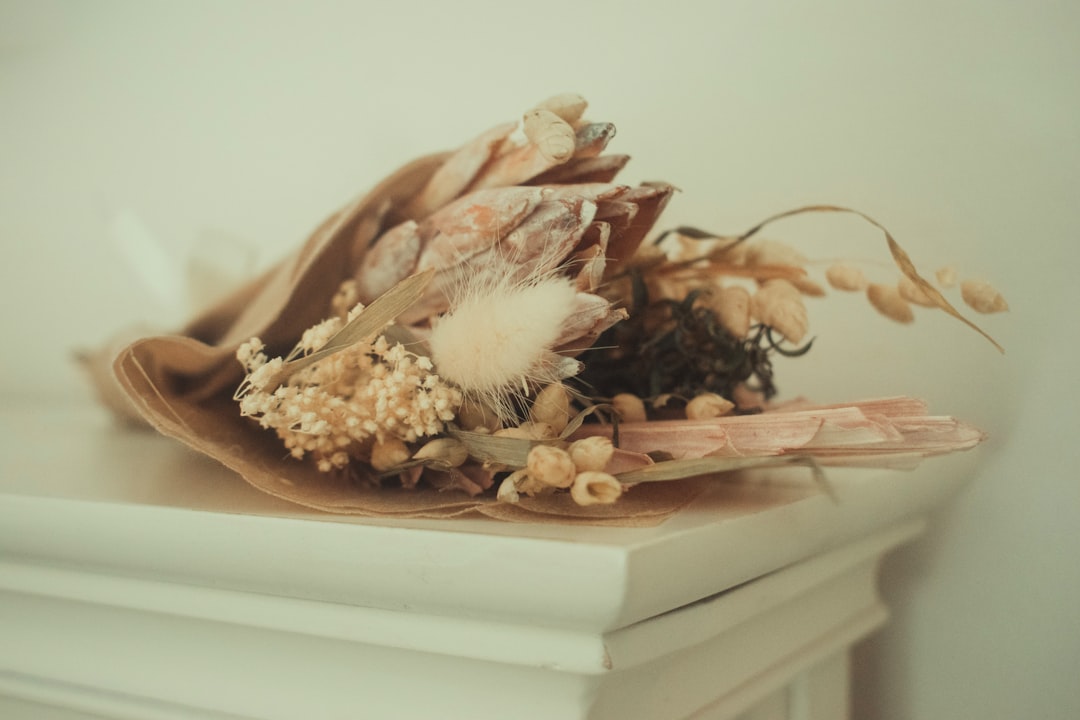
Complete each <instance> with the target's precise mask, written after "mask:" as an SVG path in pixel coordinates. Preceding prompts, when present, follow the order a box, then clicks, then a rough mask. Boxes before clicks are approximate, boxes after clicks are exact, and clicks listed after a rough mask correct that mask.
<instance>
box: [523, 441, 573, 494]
mask: <svg viewBox="0 0 1080 720" xmlns="http://www.w3.org/2000/svg"><path fill="white" fill-rule="evenodd" d="M525 462H526V466H525V467H526V469H527V470H528V471H529V477H530V478H532V479H533V480H535V481H536V482H538V483H540V484H541V485H547V486H548V487H556V488H568V487H570V485H571V484H572V483H573V482H574V476H575V475H576V474H577V468H576V467H575V465H574V461H573V460H571V459H570V453H568V452H567V451H565V450H563V449H562V448H559V447H554V446H552V445H537V446H535V447H533V449H531V450H529V455H528V458H527V459H526V461H525Z"/></svg>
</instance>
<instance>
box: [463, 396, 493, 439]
mask: <svg viewBox="0 0 1080 720" xmlns="http://www.w3.org/2000/svg"><path fill="white" fill-rule="evenodd" d="M457 422H458V425H460V426H461V427H463V428H465V429H466V430H472V431H473V432H495V431H496V430H498V429H499V428H500V427H502V424H501V423H500V422H499V416H498V415H497V414H496V413H495V411H494V410H492V409H491V408H489V407H488V406H487V405H485V404H483V403H480V402H477V401H476V400H474V399H470V400H469V401H467V402H465V403H464V404H462V406H461V409H460V410H458V415H457Z"/></svg>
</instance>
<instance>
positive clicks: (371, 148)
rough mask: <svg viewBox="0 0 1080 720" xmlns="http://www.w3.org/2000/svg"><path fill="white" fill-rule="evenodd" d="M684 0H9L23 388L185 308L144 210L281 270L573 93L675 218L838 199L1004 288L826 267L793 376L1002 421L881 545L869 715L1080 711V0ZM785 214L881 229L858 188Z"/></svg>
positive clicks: (763, 211)
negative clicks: (325, 222) (894, 288)
mask: <svg viewBox="0 0 1080 720" xmlns="http://www.w3.org/2000/svg"><path fill="white" fill-rule="evenodd" d="M669 5H670V6H669V7H664V6H663V5H662V4H661V3H647V4H645V3H643V4H633V3H613V2H611V3H599V2H585V1H584V0H580V1H579V2H576V3H574V2H548V3H543V4H541V3H534V4H529V5H516V4H513V3H508V2H503V3H497V2H492V1H480V0H473V1H470V2H462V1H459V2H455V3H438V4H436V3H427V4H424V3H398V4H396V5H395V4H390V3H370V4H369V6H365V4H364V3H352V4H327V3H318V4H314V3H308V4H305V5H304V6H303V9H301V5H300V4H298V3H297V4H283V3H270V4H267V3H241V2H229V3H208V2H198V3H172V4H164V3H137V2H132V3H116V2H98V3H79V2H71V3H56V2H42V3H38V2H23V3H12V2H0V241H2V242H3V248H4V260H3V262H2V263H0V292H2V295H0V298H2V300H3V302H2V303H0V323H2V324H0V328H2V330H3V333H4V336H5V337H6V338H7V339H8V342H7V352H5V353H3V354H2V355H0V391H2V392H3V393H4V394H5V395H7V396H13V395H32V396H42V395H48V396H66V397H73V398H76V399H79V400H83V399H85V398H86V397H87V396H88V393H87V392H86V390H85V388H84V387H83V385H82V383H81V381H80V378H79V377H78V376H77V374H76V373H75V372H74V370H73V369H72V366H71V363H70V362H69V353H70V351H71V349H72V348H75V347H80V346H87V345H93V344H96V343H98V342H99V341H100V340H101V339H102V338H104V337H106V336H108V335H109V334H111V333H113V332H115V331H117V330H119V329H121V328H123V327H125V326H127V325H130V324H131V323H137V322H148V323H166V324H167V323H169V322H174V321H175V320H176V318H178V317H181V316H182V315H183V313H184V312H185V311H183V310H181V309H180V308H179V305H177V303H176V301H177V299H178V298H180V297H181V295H182V285H181V284H180V279H179V278H180V276H179V275H165V276H161V275H159V276H154V277H155V280H154V283H153V286H154V287H155V288H156V291H154V292H152V291H150V290H148V289H147V286H145V285H144V284H141V283H140V281H139V280H138V279H137V273H136V272H135V271H134V270H133V269H132V268H129V267H125V266H124V265H123V264H122V263H120V262H119V261H118V255H117V253H116V250H115V249H114V247H113V245H112V243H111V242H110V237H111V235H110V228H115V227H116V225H117V223H118V222H120V218H128V221H129V222H130V219H131V218H132V217H136V218H138V219H139V220H140V221H141V222H142V223H143V224H144V225H145V227H146V228H148V231H149V232H150V233H152V234H153V235H154V236H156V237H158V238H160V239H161V241H162V243H163V246H164V247H165V248H166V250H167V251H168V252H169V253H171V254H172V255H174V256H176V257H185V256H187V255H188V254H190V253H191V252H192V251H194V250H196V249H202V250H205V249H206V248H213V249H215V250H216V252H218V253H220V254H221V255H222V256H223V257H224V258H225V259H226V261H227V262H228V263H231V264H232V265H233V266H235V267H247V268H249V269H250V268H255V267H260V266H263V265H265V264H267V263H269V262H271V261H272V260H273V259H275V258H276V257H279V256H280V255H281V254H283V253H285V252H287V251H288V250H289V249H290V248H291V247H293V246H295V244H296V243H298V242H299V241H300V240H301V239H302V238H303V237H304V236H305V235H306V233H307V232H308V230H310V229H311V227H313V226H314V225H315V224H316V223H317V222H318V221H319V220H321V218H322V217H323V216H324V215H326V214H327V213H328V212H329V211H330V210H332V209H334V208H335V207H336V206H337V205H339V204H340V203H342V202H344V201H345V200H347V199H348V198H349V197H351V196H353V195H354V194H357V193H359V192H360V191H362V190H364V189H365V188H367V187H368V186H370V185H371V184H373V183H374V182H376V181H377V180H378V179H379V178H381V177H382V176H383V175H385V174H386V173H388V172H390V171H391V170H392V169H394V168H395V167H396V166H397V165H398V164H400V163H401V162H404V161H405V160H407V159H410V158H412V157H414V156H416V155H419V154H422V153H426V152H429V151H432V150H437V149H443V148H448V147H452V146H454V145H456V144H458V143H460V142H462V141H463V140H465V139H467V138H469V137H471V136H472V135H473V134H475V133H476V132H478V131H480V130H482V129H484V128H486V127H487V126H489V125H491V124H494V123H496V122H501V121H502V120H504V119H508V118H510V117H513V116H514V115H516V114H517V113H519V112H521V111H522V110H524V109H526V108H528V107H529V106H530V105H531V104H533V103H534V102H536V101H538V100H540V99H542V98H544V97H546V96H548V95H551V94H554V93H557V92H563V91H575V92H580V93H582V94H584V95H585V96H586V97H587V98H588V99H589V100H590V102H591V110H590V117H592V118H594V119H604V120H612V121H614V122H615V123H616V124H617V125H618V128H619V135H618V137H617V138H616V139H615V141H614V143H613V144H612V150H613V151H615V152H628V153H630V154H632V155H633V156H634V159H633V161H632V162H631V164H630V166H629V167H628V169H627V170H626V171H625V172H624V174H623V176H622V177H623V178H624V179H625V180H627V181H631V182H637V181H640V180H648V179H665V180H668V181H671V182H673V183H675V184H676V185H678V186H679V187H680V188H681V189H682V190H683V193H682V194H681V195H680V196H678V197H677V199H676V200H675V201H674V202H673V203H672V205H671V206H670V208H669V210H668V211H667V214H666V216H665V218H664V221H662V223H661V225H674V224H677V223H690V224H695V225H698V226H701V227H706V228H710V229H716V230H719V231H739V230H742V229H745V228H747V227H749V226H750V225H752V224H754V223H755V222H756V221H758V220H759V219H761V218H763V217H765V216H767V215H769V214H771V213H773V212H776V211H780V210H784V209H787V208H790V207H794V206H797V205H801V204H805V203H812V202H833V203H839V204H845V205H849V206H853V207H856V208H859V209H861V210H864V211H866V212H868V213H869V214H871V215H873V216H874V217H876V218H877V219H878V220H880V221H881V222H883V223H884V224H885V225H886V226H887V227H889V228H890V230H891V231H892V232H893V234H894V235H895V236H896V237H897V239H898V240H899V241H900V242H901V243H902V244H903V245H904V246H905V247H906V248H907V249H908V250H909V252H910V253H911V254H912V255H913V257H914V258H915V259H916V260H917V261H918V262H919V263H920V264H921V266H923V267H924V268H926V269H928V270H932V269H933V268H935V267H937V266H938V265H940V264H943V263H946V262H953V263H957V264H958V265H959V266H960V268H961V269H962V270H963V271H964V272H965V274H966V275H978V276H984V277H987V278H990V279H992V280H993V281H994V282H995V283H996V284H997V285H998V286H999V287H1000V288H1001V289H1002V290H1003V291H1004V292H1005V293H1006V295H1007V297H1009V299H1010V301H1011V303H1012V307H1013V311H1012V312H1011V313H1010V314H1009V315H1007V316H1000V317H994V318H990V319H988V320H986V322H985V326H986V327H987V328H988V329H989V330H990V331H991V332H992V334H994V335H995V336H996V337H997V338H998V339H999V340H1000V341H1001V342H1002V343H1003V344H1004V345H1005V346H1006V347H1007V348H1008V354H1007V355H1005V356H1004V357H1001V356H999V355H998V354H997V353H996V352H995V351H994V350H993V349H992V348H991V347H990V346H989V345H988V344H986V343H985V341H983V340H982V339H980V338H979V337H977V336H976V335H974V334H973V333H970V332H969V331H967V330H965V329H964V328H963V327H961V326H960V325H958V324H956V323H955V322H952V321H949V320H948V319H947V318H945V317H944V316H940V315H930V314H927V313H922V314H920V317H919V320H918V322H917V323H916V324H915V325H914V326H912V327H910V328H908V327H898V326H895V325H893V324H891V323H888V322H887V321H885V320H884V319H881V318H879V317H877V316H876V315H875V314H874V313H873V312H872V311H870V310H869V309H868V308H867V307H866V306H865V303H863V302H861V301H859V300H858V299H857V298H851V297H846V296H838V295H835V294H834V295H832V296H831V299H829V300H827V301H824V302H816V303H814V305H813V306H812V308H811V325H812V330H813V331H814V332H815V333H816V334H817V335H818V337H819V340H818V345H817V347H816V348H815V350H814V351H813V352H812V353H811V355H810V356H809V358H808V359H806V360H804V361H802V362H796V363H792V364H790V365H785V366H783V367H781V369H780V374H779V379H780V382H781V387H782V389H783V390H785V391H786V393H787V394H788V395H794V394H800V393H801V394H807V395H811V396H812V397H815V398H818V399H821V400H842V399H845V398H852V397H857V396H867V395H884V394H893V393H906V394H913V395H918V396H922V397H925V398H928V399H929V400H930V401H931V403H932V407H933V408H934V409H935V410H937V411H940V412H943V413H950V414H956V415H959V416H962V417H964V418H967V419H969V420H972V421H974V422H976V423H977V424H980V425H981V426H983V427H984V428H986V429H987V430H989V431H990V432H991V439H990V441H989V442H988V443H987V444H986V445H985V446H984V447H983V448H982V449H981V450H980V451H979V453H980V455H979V457H980V461H981V467H980V470H979V474H978V475H977V476H976V477H974V478H973V479H972V482H971V483H970V484H969V485H968V487H967V488H966V490H964V491H963V492H962V493H961V494H960V496H959V497H958V498H956V500H955V502H954V503H953V504H952V505H950V506H949V507H948V508H946V509H945V510H944V511H943V512H941V513H940V515H939V516H938V517H936V518H935V523H934V525H933V530H932V532H931V533H930V535H929V536H928V537H927V538H926V539H925V540H923V541H921V542H919V543H918V544H917V545H916V546H914V547H912V548H911V549H909V550H906V551H903V552H902V553H899V554H897V555H896V556H894V557H893V558H892V559H891V560H890V561H889V562H888V563H887V565H886V567H885V572H884V577H883V588H884V591H885V594H886V597H887V599H888V600H889V602H890V604H891V605H892V606H893V607H894V609H895V615H894V619H893V622H892V624H891V625H890V626H889V627H888V629H886V630H885V631H884V632H883V633H881V634H880V635H878V636H877V637H876V638H875V639H874V640H872V641H870V642H868V643H866V644H865V645H864V646H862V647H861V648H860V649H859V652H858V654H857V658H856V659H857V661H858V663H857V667H856V670H855V673H856V681H857V683H858V684H859V686H860V690H859V696H858V698H857V701H856V706H855V710H856V717H858V718H863V719H869V718H883V719H890V720H891V719H899V718H923V719H930V720H933V719H935V718H943V719H944V718H962V717H980V718H983V719H984V720H985V719H988V718H1002V719H1006V718H1019V717H1039V718H1069V717H1080V689H1078V688H1077V685H1076V682H1075V674H1076V670H1075V668H1076V667H1078V666H1080V611H1078V610H1077V607H1080V562H1078V559H1077V556H1078V550H1080V531H1078V530H1077V522H1076V514H1077V513H1078V512H1080V482H1078V478H1077V477H1076V470H1075V468H1076V466H1077V462H1078V460H1080V454H1078V452H1077V449H1076V447H1077V443H1076V441H1075V439H1073V438H1072V437H1071V435H1072V431H1073V429H1074V428H1075V427H1076V425H1077V423H1076V422H1075V420H1074V419H1073V408H1074V406H1075V405H1076V402H1077V389H1078V387H1077V381H1076V379H1075V374H1074V373H1075V371H1074V368H1073V364H1074V362H1073V358H1074V357H1075V356H1076V354H1077V352H1078V351H1080V346H1078V342H1077V339H1076V331H1077V322H1076V320H1075V318H1074V316H1073V310H1074V307H1075V300H1074V298H1075V297H1076V292H1077V291H1076V284H1075V282H1074V280H1073V278H1074V276H1075V272H1076V268H1077V267H1078V265H1080V262H1078V261H1080V251H1078V250H1077V241H1076V232H1077V228H1078V226H1080V224H1078V223H1077V220H1078V214H1080V213H1078V212H1077V209H1076V206H1077V201H1078V200H1080V197H1078V194H1080V193H1078V188H1080V99H1078V95H1080V91H1078V90H1077V88H1078V87H1080V50H1078V49H1077V48H1076V45H1077V44H1078V43H1077V42H1076V40H1077V38H1078V37H1080V10H1078V7H1080V6H1077V5H1075V4H1073V3H1068V2H1059V3H1054V2H1047V1H1045V0H1040V1H1039V2H1029V3H1008V2H1001V1H998V2H959V1H956V0H951V1H949V2H924V1H921V0H920V1H918V2H905V3H859V2H825V3H809V2H807V3H797V2H772V3H752V2H727V3H705V2H695V3H669ZM771 234H772V236H775V237H783V238H785V239H787V240H790V241H792V242H794V243H798V244H799V246H800V247H801V248H802V249H803V250H804V251H805V252H806V253H807V254H809V255H811V256H813V257H817V258H830V257H835V256H840V255H843V256H857V257H865V258H868V259H872V260H875V261H880V260H884V259H885V258H886V251H885V248H884V243H883V242H882V240H881V238H880V236H879V234H878V233H877V232H876V231H875V230H873V229H872V228H870V227H869V226H866V225H863V224H860V223H859V222H857V221H855V220H852V219H848V218H844V217H839V216H821V217H814V218H807V219H798V220H791V221H787V222H786V223H784V224H782V225H778V226H776V227H775V229H774V231H773V232H772V233H771ZM245 248H246V249H245ZM141 267H142V270H143V271H144V272H147V270H148V268H149V267H150V265H149V264H148V263H146V262H144V263H142V266H141ZM166 267H168V266H166ZM155 292H156V294H155ZM170 298H171V300H170Z"/></svg>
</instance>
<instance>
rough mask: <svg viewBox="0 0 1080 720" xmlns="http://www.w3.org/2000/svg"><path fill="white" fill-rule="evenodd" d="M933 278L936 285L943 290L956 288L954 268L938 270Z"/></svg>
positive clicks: (947, 267)
mask: <svg viewBox="0 0 1080 720" xmlns="http://www.w3.org/2000/svg"><path fill="white" fill-rule="evenodd" d="M934 277H935V278H936V279H937V281H938V285H940V286H941V287H943V288H951V287H956V281H957V276H956V268H955V267H954V266H952V265H946V266H945V267H943V268H938V271H937V272H936V273H934Z"/></svg>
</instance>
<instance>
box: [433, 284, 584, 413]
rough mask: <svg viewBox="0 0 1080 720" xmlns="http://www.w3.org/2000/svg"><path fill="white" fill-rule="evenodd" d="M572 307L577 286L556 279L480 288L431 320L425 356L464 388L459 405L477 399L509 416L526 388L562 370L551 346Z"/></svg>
mask: <svg viewBox="0 0 1080 720" xmlns="http://www.w3.org/2000/svg"><path fill="white" fill-rule="evenodd" d="M577 308H578V303H577V290H576V289H575V287H574V284H573V282H572V281H570V280H569V279H567V278H562V277H551V278H546V279H541V280H538V281H536V282H533V283H529V284H525V285H510V284H508V283H507V284H504V285H501V286H497V287H494V288H487V289H481V291H479V292H477V293H475V294H467V295H466V296H465V297H463V298H462V300H461V301H460V302H458V303H456V305H455V306H454V307H453V308H452V309H451V311H450V312H449V313H447V314H446V315H443V316H442V317H441V318H439V320H438V321H437V322H435V324H434V327H433V328H432V330H431V335H430V337H429V339H428V343H429V345H430V346H431V359H432V360H433V361H434V363H435V367H436V368H437V372H438V374H439V376H440V377H441V378H443V379H444V380H447V381H448V382H450V383H453V384H454V385H455V386H457V387H458V388H460V389H461V390H462V391H464V394H465V398H466V399H465V404H466V405H468V404H470V403H475V402H479V403H481V404H483V405H486V406H488V407H490V408H492V409H494V410H495V411H496V412H497V413H498V414H499V416H500V417H501V418H502V419H503V420H504V421H506V420H509V419H511V418H513V417H514V416H515V415H516V410H517V402H518V400H520V399H521V397H522V396H523V395H525V394H528V392H529V388H531V387H535V386H536V385H538V384H546V383H547V382H552V381H554V380H556V379H557V378H558V377H560V376H563V374H564V373H565V372H566V370H567V367H569V366H568V365H567V364H566V363H563V362H562V356H559V355H555V354H554V353H553V352H552V348H553V347H554V345H555V343H556V342H558V341H559V339H560V338H561V337H562V334H563V327H564V325H565V324H566V323H567V321H568V320H569V319H570V318H571V317H572V316H573V315H574V313H575V312H576V310H577Z"/></svg>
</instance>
